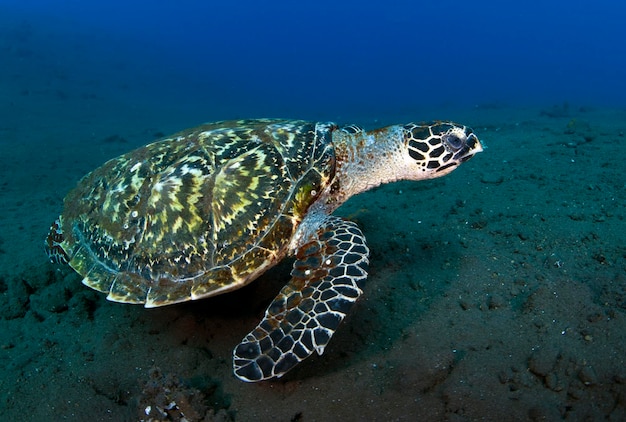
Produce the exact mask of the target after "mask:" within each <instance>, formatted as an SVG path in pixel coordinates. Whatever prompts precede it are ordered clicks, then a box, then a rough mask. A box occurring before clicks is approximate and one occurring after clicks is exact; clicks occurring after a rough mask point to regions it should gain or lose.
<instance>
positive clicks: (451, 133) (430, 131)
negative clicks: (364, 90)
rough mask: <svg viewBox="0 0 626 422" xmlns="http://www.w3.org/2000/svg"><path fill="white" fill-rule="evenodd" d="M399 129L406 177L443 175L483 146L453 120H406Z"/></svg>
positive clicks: (417, 178) (415, 178) (419, 177)
mask: <svg viewBox="0 0 626 422" xmlns="http://www.w3.org/2000/svg"><path fill="white" fill-rule="evenodd" d="M402 129H403V142H404V148H405V150H406V154H405V156H404V159H405V160H404V161H405V162H404V165H403V167H404V170H405V171H408V173H409V174H406V178H407V179H413V180H419V179H430V178H433V177H439V176H443V175H445V174H448V173H450V172H451V171H452V170H454V169H455V168H456V167H457V166H458V165H459V164H461V163H463V162H465V161H467V160H469V159H470V158H472V157H473V156H474V154H476V153H478V152H481V151H482V150H483V147H482V145H481V144H480V141H479V140H478V138H477V137H476V135H475V134H474V132H473V131H472V129H471V128H469V127H467V126H463V125H460V124H457V123H452V122H433V123H423V124H415V123H409V124H407V125H404V126H402ZM416 166H417V173H416V172H415V170H416Z"/></svg>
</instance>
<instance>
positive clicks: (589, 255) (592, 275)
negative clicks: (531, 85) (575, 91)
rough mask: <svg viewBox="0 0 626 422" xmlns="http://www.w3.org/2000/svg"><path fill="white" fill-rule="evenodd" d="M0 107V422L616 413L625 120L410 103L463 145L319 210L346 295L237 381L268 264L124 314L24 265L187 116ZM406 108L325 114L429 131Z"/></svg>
mask: <svg viewBox="0 0 626 422" xmlns="http://www.w3.org/2000/svg"><path fill="white" fill-rule="evenodd" d="M34 103H36V104H37V106H36V107H33V105H32V104H34ZM0 107H1V109H0V114H1V115H2V120H1V121H0V160H2V166H0V203H2V204H3V212H2V215H1V216H0V364H1V365H2V367H3V370H2V372H1V374H0V414H2V415H3V416H2V417H3V418H4V419H6V420H33V421H49V420H64V419H67V420H115V421H119V420H141V419H143V420H149V419H151V418H152V420H159V419H161V420H183V418H185V419H186V420H237V421H248V420H260V421H270V420H271V421H315V420H319V421H329V420H343V421H351V420H368V421H376V420H379V421H389V420H430V421H435V420H452V421H464V420H558V419H567V420H600V419H608V420H614V421H620V420H626V364H625V356H626V353H625V352H626V264H625V258H626V247H625V246H624V245H626V242H625V238H626V222H625V218H626V205H625V204H626V189H625V187H626V186H625V183H626V182H625V181H626V179H625V177H624V174H625V169H626V165H625V164H624V158H623V155H624V154H623V153H624V148H625V145H626V139H625V137H624V132H626V111H625V110H614V109H597V108H586V107H575V106H567V105H566V104H564V105H558V106H554V107H548V108H543V109H541V108H523V107H511V106H506V105H498V104H491V105H482V106H477V107H475V108H472V109H470V110H463V111H458V110H449V109H446V108H445V107H442V108H441V109H440V110H436V111H432V113H431V114H433V115H437V116H438V117H442V118H450V119H455V120H459V121H462V122H465V123H468V124H470V125H472V126H473V128H474V130H475V131H476V133H477V134H478V135H479V137H480V138H481V139H482V140H483V141H484V143H485V144H486V146H487V148H486V149H485V151H484V152H483V153H482V154H480V155H478V156H477V157H476V158H474V159H472V160H471V161H469V162H468V163H466V164H464V165H463V166H462V167H461V168H460V169H458V170H457V171H455V172H453V173H452V174H451V175H449V176H446V177H444V178H442V179H436V180H430V181H424V182H419V183H406V182H402V183H396V184H391V185H387V186H383V187H380V188H378V189H376V190H374V191H371V192H368V193H365V194H362V195H360V196H358V197H355V198H353V199H352V200H350V201H349V202H348V203H347V204H345V205H344V206H343V207H342V208H340V209H339V210H338V212H337V214H339V215H341V216H344V217H346V218H350V219H352V220H354V221H356V222H358V224H359V225H360V226H361V228H362V229H363V231H364V233H365V235H366V236H367V238H368V242H369V246H370V249H371V250H372V255H371V264H370V276H369V280H368V284H367V286H366V289H365V294H364V295H363V298H362V299H361V300H360V301H359V302H358V304H357V305H356V306H355V308H353V311H352V312H351V314H350V315H349V317H348V318H347V319H346V321H345V322H344V323H343V324H342V325H341V326H340V328H339V330H338V332H337V333H336V335H335V336H334V337H333V339H332V341H331V342H330V345H329V346H328V347H327V349H326V352H325V354H324V355H323V356H321V357H317V356H315V357H312V358H310V359H308V360H307V361H305V362H304V363H302V364H301V365H299V366H298V367H297V368H296V369H294V370H293V371H292V372H290V373H289V374H288V375H286V376H285V377H284V378H283V379H281V380H278V381H275V382H264V383H260V384H245V383H242V382H240V381H238V380H237V379H236V378H235V377H234V376H233V375H232V373H231V365H232V363H231V353H232V348H233V347H234V346H235V345H236V344H238V342H239V341H240V340H241V338H242V337H243V336H244V335H245V334H247V333H248V332H249V330H250V329H252V328H253V327H254V326H255V325H256V323H257V322H258V321H259V319H260V318H261V316H262V314H263V311H264V309H265V307H266V306H267V304H268V303H269V301H270V300H271V299H272V297H273V296H274V295H275V293H276V292H277V290H278V289H279V288H280V287H281V286H282V284H283V283H285V282H286V280H287V279H288V276H289V271H290V262H285V263H284V264H281V265H279V266H278V267H276V268H274V269H272V270H271V271H270V272H268V273H266V274H265V275H264V276H262V277H261V278H260V279H259V280H257V281H256V282H255V283H253V284H251V285H250V286H248V287H246V288H244V289H242V290H240V291H237V292H234V293H232V294H228V295H224V296H219V297H216V298H211V299H207V300H202V301H198V302H197V303H186V304H181V305H176V306H171V307H166V308H158V309H150V310H146V309H144V308H142V307H139V306H130V305H122V304H117V303H110V302H108V301H107V300H106V299H105V297H104V296H103V295H101V294H99V293H96V292H94V291H91V290H90V289H88V288H86V287H84V286H83V285H82V284H81V283H80V277H79V276H78V275H77V274H75V273H73V272H72V271H71V270H69V269H67V268H61V267H58V266H55V265H52V264H50V263H48V261H47V258H46V256H45V254H44V252H43V238H44V237H45V235H46V233H47V230H48V227H49V225H50V223H51V222H52V221H53V220H54V219H55V218H56V216H57V215H58V213H59V212H60V211H61V209H62V200H63V197H64V196H65V194H66V193H67V192H68V191H69V190H70V189H71V188H72V187H73V186H74V185H75V184H76V182H77V181H78V180H79V179H80V177H81V176H83V175H84V174H85V173H87V172H88V171H90V170H92V169H94V168H96V167H97V166H98V165H100V164H102V163H103V162H104V161H106V160H107V159H109V158H112V157H115V156H117V155H119V154H121V153H124V152H126V151H128V150H130V149H132V148H134V147H137V146H139V145H141V144H143V143H146V142H149V141H152V140H154V139H155V138H156V137H158V136H160V135H163V134H167V133H170V132H173V131H175V130H178V129H183V128H184V126H191V125H194V124H198V123H202V122H201V121H192V122H190V121H188V120H185V118H184V117H183V115H182V114H181V115H173V114H172V113H168V111H167V110H141V109H138V108H136V107H135V108H128V109H125V108H124V106H120V105H119V104H114V105H111V104H104V103H103V101H100V100H99V99H98V98H97V97H91V96H84V95H83V96H70V97H68V96H67V95H62V93H59V92H55V91H42V92H13V93H7V94H6V95H5V96H4V100H3V102H2V104H1V106H0ZM59 110H62V112H61V111H59ZM415 114H416V113H413V114H410V115H409V113H408V112H407V113H406V115H402V114H398V115H393V116H384V117H377V118H376V119H374V118H372V117H370V116H353V118H352V119H349V120H348V119H345V118H344V117H339V118H337V120H339V121H340V123H349V122H354V123H358V124H362V125H364V126H365V127H367V128H373V127H376V126H381V125H383V124H387V123H406V122H408V121H411V120H415V119H420V118H422V117H425V118H430V116H420V115H417V116H416V115H415ZM220 117H221V116H220ZM233 117H241V116H233ZM248 117H255V116H248ZM259 117H260V116H259ZM294 117H296V116H294ZM297 117H307V116H297ZM433 117H434V116H433ZM314 118H315V116H314ZM207 120H211V116H207ZM159 409H160V410H159ZM159 415H160V416H159Z"/></svg>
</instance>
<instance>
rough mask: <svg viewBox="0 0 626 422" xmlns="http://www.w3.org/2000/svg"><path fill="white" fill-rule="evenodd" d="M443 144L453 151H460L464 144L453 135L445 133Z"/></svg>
mask: <svg viewBox="0 0 626 422" xmlns="http://www.w3.org/2000/svg"><path fill="white" fill-rule="evenodd" d="M443 142H445V144H446V145H447V146H448V147H450V149H451V150H453V151H458V150H460V149H461V148H463V144H464V143H465V142H464V140H463V139H462V138H460V137H459V136H458V135H457V134H455V133H446V134H445V135H443Z"/></svg>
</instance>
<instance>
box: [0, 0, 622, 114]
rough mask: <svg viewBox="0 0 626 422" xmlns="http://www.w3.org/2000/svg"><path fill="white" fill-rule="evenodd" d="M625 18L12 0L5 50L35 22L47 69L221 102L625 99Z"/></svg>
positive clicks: (156, 93)
mask: <svg viewBox="0 0 626 422" xmlns="http://www.w3.org/2000/svg"><path fill="white" fill-rule="evenodd" d="M625 22H626V2H621V1H617V0H612V1H611V0H597V1H580V0H578V1H576V0H568V1H566V0H558V1H549V0H547V1H546V0H528V1H524V2H503V1H495V0H488V1H459V0H440V1H437V2H435V1H429V2H425V1H423V2H418V1H405V0H403V1H391V0H388V1H384V2H367V1H359V2H357V1H353V0H350V1H328V0H323V1H315V2H311V1H301V2H294V1H267V2H265V1H263V2H261V1H249V0H245V1H235V2H228V4H221V3H217V2H210V1H206V0H205V1H196V0H179V1H167V2H158V1H157V2H154V1H130V2H128V1H120V0H112V1H85V0H80V1H78V0H69V1H68V0H66V1H63V2H52V1H44V0H39V1H20V0H0V24H2V26H3V27H4V29H3V31H5V33H4V34H3V35H5V36H15V37H16V41H15V43H16V45H15V47H14V48H9V51H0V54H1V55H0V60H8V57H14V56H15V55H16V54H17V56H18V57H21V56H20V51H19V48H20V46H19V44H20V42H24V38H26V39H27V41H28V45H29V48H30V50H31V51H27V52H22V56H23V57H21V60H22V62H21V64H20V66H18V68H17V69H18V72H19V73H21V77H22V78H24V77H27V78H31V79H32V80H33V84H35V85H36V84H37V83H42V82H41V78H43V77H44V76H46V75H47V76H48V77H50V75H57V76H56V79H57V80H56V81H53V82H49V83H51V84H57V85H58V87H57V89H65V90H66V92H68V93H69V94H67V95H73V93H80V95H85V96H89V95H107V96H117V97H118V98H121V99H124V100H125V101H133V102H136V103H137V104H138V105H140V106H141V105H142V104H144V103H151V104H154V103H161V104H164V103H166V102H167V103H169V104H171V105H172V107H189V108H193V109H195V110H198V109H203V110H204V111H203V112H204V114H205V115H207V116H210V115H211V114H219V115H220V117H221V115H225V117H227V115H229V114H238V115H242V114H243V115H249V116H260V115H268V116H269V115H272V116H278V115H281V116H293V115H297V116H306V115H310V117H311V118H314V117H317V114H322V115H329V116H333V115H337V116H341V115H343V114H345V113H348V111H349V112H350V113H359V112H367V113H376V112H378V111H381V110H384V111H386V112H390V111H393V110H399V111H401V110H405V109H407V108H411V107H429V106H431V105H432V106H433V107H436V106H439V105H460V106H463V107H464V106H475V105H480V104H485V103H500V104H508V105H542V106H543V105H550V104H554V103H562V102H564V101H567V102H570V103H573V104H580V105H596V106H598V105H599V106H604V105H607V106H624V105H626V25H625ZM16 28H17V29H16ZM7 32H8V33H7ZM20 37H21V38H22V40H21V41H20ZM33 45H35V47H33ZM5 50H6V49H5ZM33 50H34V51H33ZM2 56H4V57H5V58H4V59H2ZM31 59H32V60H35V59H37V63H38V64H37V66H33V67H29V66H28V61H29V60H31ZM42 62H43V63H45V65H44V66H42V65H41V63H42ZM0 65H1V63H0ZM0 71H1V70H0ZM25 75H26V76H25ZM59 75H60V76H59ZM4 78H5V81H4V82H2V83H12V82H11V80H10V75H9V77H8V78H9V80H7V79H6V78H7V76H5V77H4ZM36 81H39V82H36ZM216 110H219V112H217V113H214V111H216Z"/></svg>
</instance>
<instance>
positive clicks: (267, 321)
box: [45, 119, 482, 382]
mask: <svg viewBox="0 0 626 422" xmlns="http://www.w3.org/2000/svg"><path fill="white" fill-rule="evenodd" d="M480 151H482V146H481V144H480V142H479V140H478V138H477V137H476V135H475V134H474V133H473V131H472V130H471V129H470V128H469V127H466V126H463V125H459V124H456V123H452V122H432V123H424V124H415V123H409V124H405V125H393V126H388V127H384V128H381V129H376V130H372V131H364V130H363V129H361V128H360V127H358V126H354V125H349V126H338V125H336V124H334V123H316V122H307V121H300V120H278V119H256V120H236V121H223V122H217V123H211V124H205V125H202V126H199V127H196V128H192V129H188V130H185V131H182V132H180V133H177V134H175V135H172V136H170V137H167V138H165V139H162V140H159V141H157V142H154V143H151V144H149V145H146V146H144V147H141V148H139V149H136V150H134V151H132V152H129V153H127V154H124V155H122V156H120V157H118V158H114V159H112V160H110V161H108V162H107V163H105V164H104V165H103V166H101V167H100V168H98V169H96V170H94V171H93V172H91V173H89V174H87V175H86V176H85V177H83V179H82V180H81V181H80V182H79V183H78V186H77V187H76V188H75V189H74V190H72V191H71V192H70V193H69V194H68V195H67V197H66V198H65V200H64V211H63V213H62V214H61V216H60V217H59V218H58V219H57V220H56V221H55V222H54V224H53V225H52V227H51V228H50V233H49V235H48V237H47V239H46V241H45V245H46V249H47V252H48V256H49V257H50V259H51V261H53V262H56V263H65V264H69V265H70V266H71V267H72V268H73V269H74V270H75V271H76V272H78V273H79V274H80V275H81V276H82V277H84V278H83V283H84V284H86V285H87V286H89V287H92V288H94V289H96V290H98V291H100V292H104V293H107V294H108V296H107V298H108V299H109V300H112V301H115V302H124V303H140V304H144V305H145V306H146V307H148V308H150V307H157V306H163V305H170V304H174V303H179V302H184V301H188V300H195V299H201V298H205V297H210V296H215V295H219V294H222V293H226V292H228V291H231V290H235V289H238V288H240V287H242V286H245V285H246V284H248V283H250V282H251V281H252V280H254V279H255V278H257V277H258V276H259V275H260V274H261V273H263V272H264V271H266V270H267V269H268V268H270V267H272V266H274V265H276V263H278V262H279V261H280V260H282V259H283V258H285V257H287V256H295V262H294V264H293V270H292V272H291V280H290V281H289V282H288V283H287V284H286V285H285V286H284V287H283V288H282V290H280V293H279V294H278V296H276V298H275V299H274V300H273V301H272V302H271V304H270V305H269V307H268V308H267V310H266V311H265V316H264V317H263V320H262V321H261V322H260V323H259V325H258V326H257V327H256V328H255V329H254V330H252V331H251V332H250V333H249V334H248V335H247V336H245V337H244V339H243V340H242V342H241V343H240V344H239V345H238V346H237V347H235V349H234V351H233V368H234V373H235V375H236V376H237V377H238V378H240V379H241V380H244V381H249V382H253V381H261V380H266V379H270V378H276V377H281V376H282V375H284V374H285V373H286V372H287V371H289V370H290V369H291V368H293V367H294V366H295V365H297V364H298V363H299V362H301V361H302V360H303V359H305V358H306V357H308V356H310V355H311V354H312V353H313V352H317V353H318V354H322V353H323V351H324V348H325V347H326V345H327V344H328V342H329V340H330V338H331V336H332V335H333V334H334V332H335V330H336V329H337V326H338V325H339V323H340V322H341V321H342V320H343V318H344V317H345V315H346V313H347V312H348V311H349V309H350V308H351V307H352V305H353V304H354V303H355V302H356V300H357V299H358V298H359V296H360V295H361V293H362V292H363V287H364V283H365V279H366V277H367V266H368V255H369V250H368V248H367V245H366V242H365V237H364V236H363V233H362V232H361V230H360V229H359V228H358V227H357V225H356V224H355V223H353V222H351V221H347V220H344V219H342V218H339V217H336V216H333V215H332V212H333V211H334V210H335V209H336V208H337V207H339V206H340V205H341V204H343V203H344V202H345V201H346V200H347V199H348V198H350V197H351V196H353V195H356V194H358V193H360V192H363V191H366V190H369V189H372V188H374V187H376V186H379V185H380V184H382V183H389V182H395V181H398V180H422V179H432V178H435V177H439V176H443V175H445V174H448V173H450V172H451V171H452V170H454V169H455V168H457V167H458V166H459V165H460V164H461V163H463V162H465V161H467V160H469V159H470V158H471V157H473V156H474V155H475V154H476V153H478V152H480Z"/></svg>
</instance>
